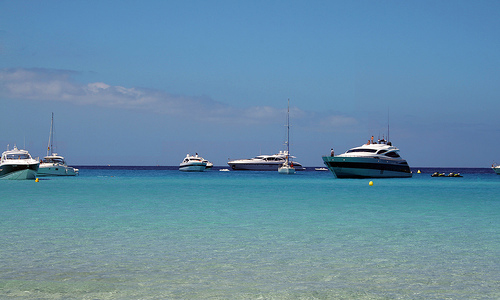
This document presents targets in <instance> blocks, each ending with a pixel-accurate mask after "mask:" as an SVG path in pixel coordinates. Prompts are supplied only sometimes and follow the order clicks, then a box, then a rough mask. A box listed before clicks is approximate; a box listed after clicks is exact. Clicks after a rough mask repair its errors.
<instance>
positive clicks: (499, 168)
mask: <svg viewBox="0 0 500 300" xmlns="http://www.w3.org/2000/svg"><path fill="white" fill-rule="evenodd" d="M491 168H492V169H493V171H495V173H497V175H500V165H495V164H493V165H491Z"/></svg>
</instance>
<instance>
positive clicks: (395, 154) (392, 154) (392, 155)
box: [385, 151, 401, 157]
mask: <svg viewBox="0 0 500 300" xmlns="http://www.w3.org/2000/svg"><path fill="white" fill-rule="evenodd" d="M385 155H386V156H389V157H401V156H399V154H398V153H397V152H394V151H391V152H387V153H386V154H385Z"/></svg>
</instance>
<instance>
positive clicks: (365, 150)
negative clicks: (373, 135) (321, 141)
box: [347, 149, 377, 153]
mask: <svg viewBox="0 0 500 300" xmlns="http://www.w3.org/2000/svg"><path fill="white" fill-rule="evenodd" d="M353 152H366V153H375V152H377V150H375V149H351V150H348V151H347V153H353Z"/></svg>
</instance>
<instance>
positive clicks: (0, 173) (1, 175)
mask: <svg viewBox="0 0 500 300" xmlns="http://www.w3.org/2000/svg"><path fill="white" fill-rule="evenodd" d="M38 166H39V164H38V163H37V164H30V165H28V164H19V165H14V164H12V165H11V164H4V165H1V166H0V179H14V180H22V179H35V178H36V173H37V171H38Z"/></svg>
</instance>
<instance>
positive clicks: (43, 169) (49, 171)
mask: <svg viewBox="0 0 500 300" xmlns="http://www.w3.org/2000/svg"><path fill="white" fill-rule="evenodd" d="M37 175H38V176H39V177H44V176H76V175H78V169H75V168H73V167H68V166H63V165H58V164H44V163H42V164H40V167H39V168H38V174H37Z"/></svg>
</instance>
